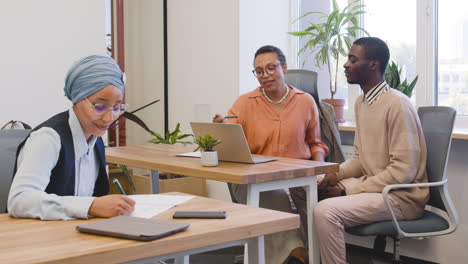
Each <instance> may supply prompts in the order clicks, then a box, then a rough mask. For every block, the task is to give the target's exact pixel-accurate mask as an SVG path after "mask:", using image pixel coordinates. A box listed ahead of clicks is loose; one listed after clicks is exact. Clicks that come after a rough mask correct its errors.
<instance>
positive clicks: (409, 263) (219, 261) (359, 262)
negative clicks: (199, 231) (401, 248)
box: [166, 245, 433, 264]
mask: <svg viewBox="0 0 468 264" xmlns="http://www.w3.org/2000/svg"><path fill="white" fill-rule="evenodd" d="M243 253H244V248H243V247H241V246H238V247H230V248H225V249H221V250H216V251H210V252H205V253H201V254H197V255H193V256H191V257H190V264H242V263H243V262H242V260H240V261H239V258H238V257H237V258H236V256H240V255H242V254H243ZM347 254H348V263H349V264H367V263H369V264H387V263H392V256H391V255H390V254H388V255H385V256H381V257H374V258H372V257H371V255H372V251H371V250H369V249H366V248H362V247H356V246H352V245H347ZM402 260H403V261H402V262H401V263H402V264H433V263H432V262H427V261H421V260H416V259H410V258H404V257H403V258H402ZM166 263H167V264H170V263H173V262H171V261H166Z"/></svg>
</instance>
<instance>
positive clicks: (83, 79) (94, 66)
mask: <svg viewBox="0 0 468 264" xmlns="http://www.w3.org/2000/svg"><path fill="white" fill-rule="evenodd" d="M109 85H113V86H115V87H117V88H118V89H119V90H120V91H121V92H122V94H123V93H124V86H125V83H124V73H123V72H122V71H121V70H120V68H119V65H117V63H116V62H115V60H114V59H112V58H111V57H107V56H100V55H91V56H88V57H85V58H83V59H81V60H79V61H77V62H75V63H74V64H73V66H72V67H71V68H70V70H69V71H68V73H67V77H66V79H65V87H64V90H65V96H66V97H67V98H68V99H70V101H72V103H73V104H76V103H77V102H79V101H81V100H83V99H85V98H86V97H88V96H90V95H92V94H94V93H95V92H98V91H99V90H101V89H103V88H105V87H107V86H109Z"/></svg>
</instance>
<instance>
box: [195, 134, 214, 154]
mask: <svg viewBox="0 0 468 264" xmlns="http://www.w3.org/2000/svg"><path fill="white" fill-rule="evenodd" d="M193 143H195V144H196V145H197V146H198V147H197V148H196V149H195V150H194V151H197V150H199V149H201V150H202V151H213V148H214V147H215V146H216V145H218V144H219V143H221V140H218V139H215V138H213V137H212V136H211V135H208V134H207V135H203V136H199V137H196V138H195V140H194V141H193Z"/></svg>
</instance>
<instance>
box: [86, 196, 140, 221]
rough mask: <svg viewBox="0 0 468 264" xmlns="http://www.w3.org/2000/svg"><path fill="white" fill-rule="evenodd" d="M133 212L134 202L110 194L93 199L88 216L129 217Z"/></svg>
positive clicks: (125, 197)
mask: <svg viewBox="0 0 468 264" xmlns="http://www.w3.org/2000/svg"><path fill="white" fill-rule="evenodd" d="M133 210H135V201H134V200H132V199H130V198H128V197H127V196H125V195H120V194H111V195H106V196H101V197H97V198H95V199H94V201H93V203H92V204H91V207H90V208H89V212H88V214H89V215H91V216H96V217H113V216H118V215H129V214H131V213H132V212H133Z"/></svg>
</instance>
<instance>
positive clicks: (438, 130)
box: [418, 106, 456, 211]
mask: <svg viewBox="0 0 468 264" xmlns="http://www.w3.org/2000/svg"><path fill="white" fill-rule="evenodd" d="M455 115H456V111H455V109H453V108H451V107H445V106H428V107H420V108H419V109H418V116H419V120H421V126H422V130H423V133H424V138H425V140H426V147H427V162H426V171H427V176H428V178H429V179H428V180H429V182H437V181H442V180H444V179H445V178H446V177H447V175H446V174H445V168H446V166H447V160H448V154H449V152H450V143H451V139H452V130H453V124H454V121H455ZM430 189H431V191H430V198H429V202H428V203H427V204H428V205H431V206H435V207H437V208H439V209H442V210H444V211H445V210H446V208H445V206H444V204H443V202H442V198H441V194H440V192H439V189H438V188H430Z"/></svg>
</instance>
